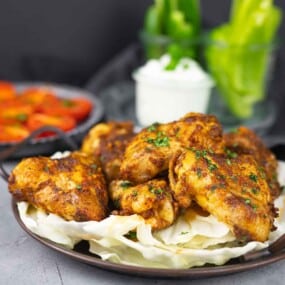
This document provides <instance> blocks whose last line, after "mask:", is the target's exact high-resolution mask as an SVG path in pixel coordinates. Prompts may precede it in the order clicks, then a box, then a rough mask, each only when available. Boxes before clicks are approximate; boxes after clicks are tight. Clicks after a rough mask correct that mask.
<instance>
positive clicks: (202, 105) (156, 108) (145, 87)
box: [134, 55, 214, 126]
mask: <svg viewBox="0 0 285 285" xmlns="http://www.w3.org/2000/svg"><path fill="white" fill-rule="evenodd" d="M169 62H170V57H169V56H168V55H164V56H162V57H161V58H160V59H158V60H155V59H153V60H149V61H148V62H147V63H146V64H145V65H144V66H141V67H140V68H139V69H137V70H136V71H135V73H134V79H135V81H136V89H135V91H136V115H137V119H138V122H139V124H140V125H141V126H147V125H150V124H152V123H154V122H160V123H166V122H169V121H173V120H176V119H177V118H180V117H182V116H183V115H184V114H186V113H188V112H200V113H206V111H207V108H208V102H209V97H210V93H211V88H212V87H213V85H214V84H213V80H212V79H211V77H210V76H209V75H208V74H207V73H206V72H205V71H204V70H203V69H202V68H201V67H200V65H199V64H198V63H197V62H196V61H194V60H192V59H190V58H183V59H181V60H180V61H179V63H178V65H177V66H176V68H175V69H174V70H171V71H169V70H166V68H165V67H166V66H167V65H168V63H169Z"/></svg>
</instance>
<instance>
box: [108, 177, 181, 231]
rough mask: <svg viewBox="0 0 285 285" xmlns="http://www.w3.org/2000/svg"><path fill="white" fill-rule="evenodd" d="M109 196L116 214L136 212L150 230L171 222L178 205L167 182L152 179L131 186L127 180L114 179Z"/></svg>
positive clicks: (163, 226)
mask: <svg viewBox="0 0 285 285" xmlns="http://www.w3.org/2000/svg"><path fill="white" fill-rule="evenodd" d="M109 193H110V198H111V199H112V200H113V201H114V205H115V206H116V207H117V210H115V211H113V213H114V214H118V215H132V214H138V215H140V216H142V217H143V218H144V219H145V221H146V223H147V224H150V225H151V226H152V230H160V229H163V228H166V227H168V226H170V225H171V224H173V222H174V221H175V219H176V217H177V213H178V207H177V203H176V202H174V200H173V198H172V195H171V193H170V188H169V185H168V183H167V182H166V181H165V180H163V179H153V180H150V181H148V182H146V183H143V184H139V185H136V186H133V185H132V184H131V183H130V182H129V181H124V180H114V181H112V182H111V184H110V187H109Z"/></svg>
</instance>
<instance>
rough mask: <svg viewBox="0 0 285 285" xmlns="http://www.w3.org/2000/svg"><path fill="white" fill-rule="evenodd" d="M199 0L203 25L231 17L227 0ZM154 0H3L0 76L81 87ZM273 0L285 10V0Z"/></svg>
mask: <svg viewBox="0 0 285 285" xmlns="http://www.w3.org/2000/svg"><path fill="white" fill-rule="evenodd" d="M201 2H202V9H203V21H204V25H205V26H207V27H211V26H213V25H217V24H220V23H222V22H223V21H225V20H226V19H227V17H228V13H229V5H230V1H229V0H201ZM150 3H152V0H120V1H118V0H104V1H102V0H49V1H43V0H41V1H40V0H25V1H19V0H0V79H8V80H43V81H55V82H64V83H69V84H73V85H81V86H83V85H84V83H86V82H87V81H88V79H89V78H90V77H91V76H92V75H93V74H94V73H95V72H96V71H98V69H99V68H100V67H102V66H103V65H104V64H105V63H106V62H107V61H108V60H110V59H111V58H112V57H113V56H114V55H115V54H116V53H118V52H119V51H121V50H122V49H123V48H125V47H127V46H128V45H129V44H130V43H131V42H134V41H136V40H137V33H138V30H139V29H140V28H141V26H142V21H143V14H144V12H145V10H146V8H147V6H148V5H149V4H150ZM275 3H276V4H277V5H279V6H280V7H282V8H283V11H285V1H284V0H275ZM284 14H285V13H284ZM284 18H285V17H284ZM284 23H285V20H283V23H282V27H281V29H280V36H281V39H284V35H285V24H284ZM284 44H285V43H283V46H282V47H281V49H280V50H279V53H278V58H277V73H276V76H275V81H276V82H275V84H274V86H275V88H274V90H272V91H271V93H273V94H271V96H273V97H274V100H276V101H278V105H279V106H281V108H282V107H283V106H284V107H285V99H284V98H285V83H284V78H285V72H284V69H285V47H284ZM279 113H282V112H279ZM281 119H282V118H281ZM284 122H285V120H284ZM278 124H283V121H282V120H281V121H280V120H279V122H278ZM278 124H277V125H278ZM279 128H280V127H279ZM284 133H285V132H284Z"/></svg>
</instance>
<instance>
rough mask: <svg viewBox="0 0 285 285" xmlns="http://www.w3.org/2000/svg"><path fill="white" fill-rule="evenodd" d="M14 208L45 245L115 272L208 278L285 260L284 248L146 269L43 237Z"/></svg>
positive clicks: (19, 221) (80, 244) (150, 275)
mask: <svg viewBox="0 0 285 285" xmlns="http://www.w3.org/2000/svg"><path fill="white" fill-rule="evenodd" d="M12 209H13V213H14V216H15V218H16V220H17V222H18V224H19V225H20V226H21V227H22V229H23V230H24V231H25V232H26V233H27V234H29V235H30V236H31V237H33V238H34V239H36V240H37V241H39V242H40V243H42V244H43V245H45V246H47V247H49V248H51V249H53V250H55V251H57V252H60V253H62V254H64V255H65V256H68V257H70V258H73V259H75V260H77V261H80V262H83V263H86V264H89V265H92V266H95V267H98V268H101V269H105V270H108V271H113V272H117V273H122V274H127V275H132V276H141V277H155V278H187V279H197V278H208V277H215V276H223V275H229V274H234V273H238V272H242V271H246V270H250V269H254V268H259V267H262V266H265V265H268V264H271V263H274V262H277V261H280V260H282V259H285V251H281V252H279V253H276V254H270V255H267V256H263V257H260V258H258V259H255V260H251V261H243V260H242V259H233V260H231V261H230V262H228V263H226V264H225V265H222V266H213V265H209V266H203V267H196V268H190V269H160V268H146V267H139V266H130V265H123V264H117V263H112V262H109V261H104V260H102V259H101V258H100V257H98V256H96V255H93V254H91V253H90V252H89V251H88V244H87V242H80V243H79V244H78V245H76V246H75V248H74V249H73V250H70V249H67V248H65V247H63V246H61V245H59V244H57V243H55V242H52V241H50V240H48V239H45V238H42V237H40V236H38V235H36V234H34V233H33V232H32V231H30V230H29V229H28V228H27V227H26V226H25V224H24V223H23V221H22V220H21V218H20V215H19V212H18V208H17V204H16V202H15V201H14V200H12Z"/></svg>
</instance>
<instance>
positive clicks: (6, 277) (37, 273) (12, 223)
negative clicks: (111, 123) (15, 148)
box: [0, 162, 285, 285]
mask: <svg viewBox="0 0 285 285" xmlns="http://www.w3.org/2000/svg"><path fill="white" fill-rule="evenodd" d="M13 165H14V163H12V162H9V163H5V167H6V168H7V169H8V170H10V169H11V168H12V167H13ZM0 191H1V193H0V213H1V218H0V284H5V285H15V284H21V285H25V284H27V285H33V284H43V285H47V284H50V285H57V284H60V285H62V284H66V285H69V284H70V285H72V284H76V285H79V284H80V285H84V284H101V285H103V284H104V285H105V284H126V283H130V282H132V283H133V284H137V285H139V284H144V283H145V282H147V283H148V284H157V285H159V284H173V283H174V282H175V283H177V284H189V282H190V280H187V279H184V280H180V279H179V278H178V279H177V280H167V279H158V278H151V279H150V278H147V279H146V278H142V277H133V276H128V275H124V274H119V273H114V272H109V271H105V270H102V269H99V268H96V267H92V266H90V265H86V264H83V263H80V262H78V261H76V260H72V259H70V258H69V257H67V256H65V255H62V254H61V253H59V252H56V251H54V250H52V249H50V248H47V247H45V246H44V245H42V244H40V243H39V242H37V241H36V240H34V239H33V238H32V237H30V236H29V235H28V234H27V233H26V232H25V231H23V230H22V228H21V227H20V226H19V225H18V223H17V222H16V220H15V218H14V216H13V211H12V208H11V196H10V194H9V193H8V189H7V185H6V183H5V182H4V181H3V180H2V179H1V180H0ZM284 280H285V260H282V261H279V262H276V263H274V264H271V265H268V266H264V267H260V268H258V269H253V270H249V271H246V272H242V273H236V274H233V275H228V276H222V277H215V278H210V279H200V280H191V284H201V285H202V284H209V283H211V284H221V285H222V284H226V285H231V284H233V285H236V284H243V285H245V284H253V282H254V283H256V284H259V285H262V284H266V285H267V284H274V285H278V284H284Z"/></svg>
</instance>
